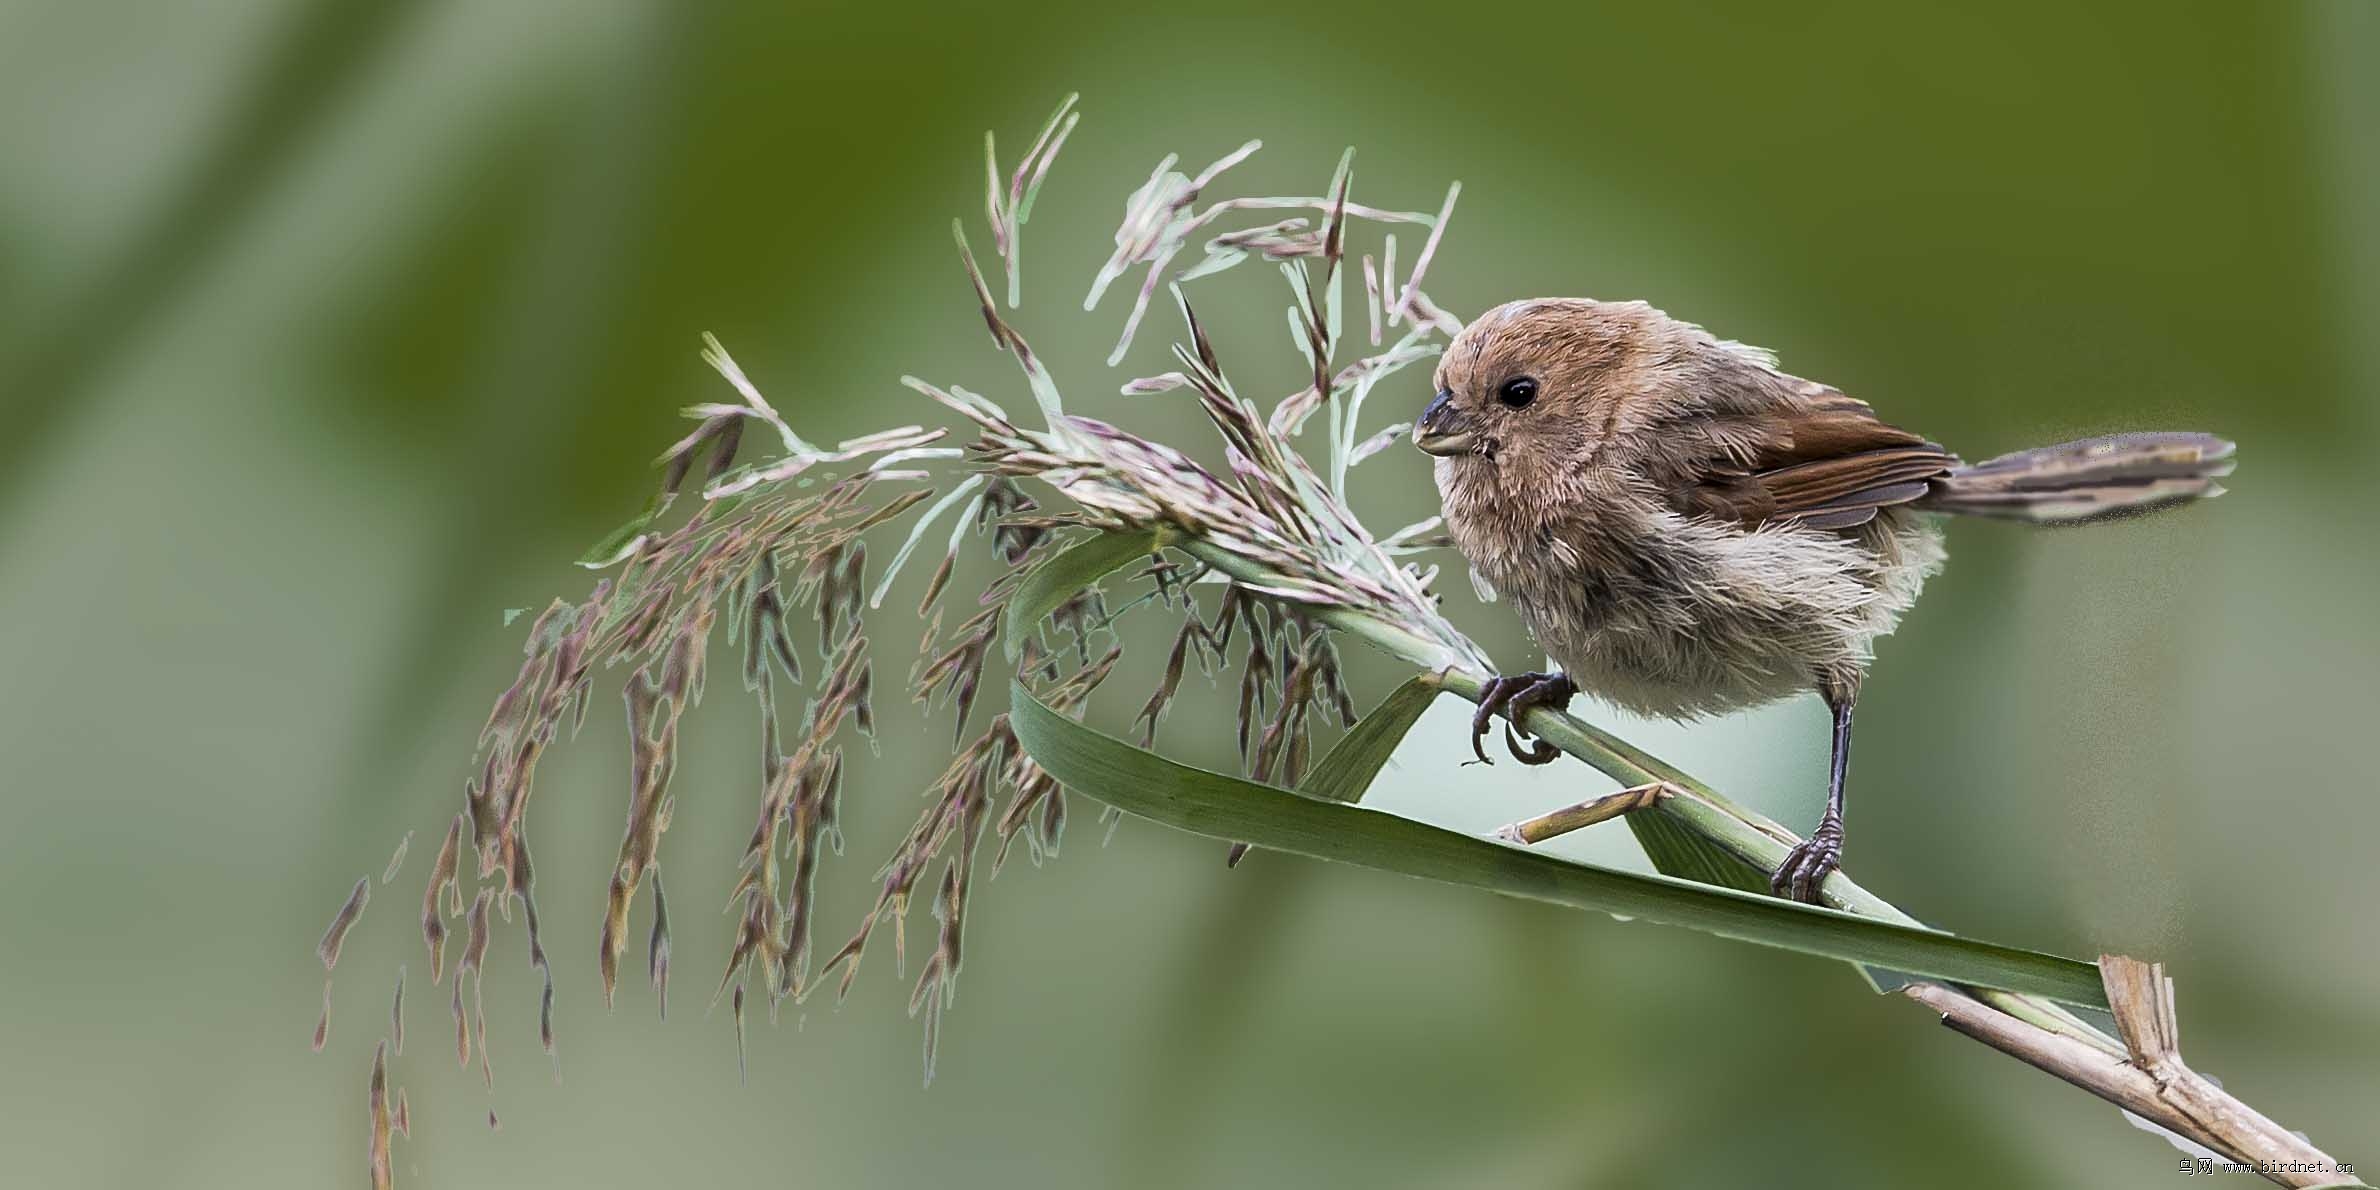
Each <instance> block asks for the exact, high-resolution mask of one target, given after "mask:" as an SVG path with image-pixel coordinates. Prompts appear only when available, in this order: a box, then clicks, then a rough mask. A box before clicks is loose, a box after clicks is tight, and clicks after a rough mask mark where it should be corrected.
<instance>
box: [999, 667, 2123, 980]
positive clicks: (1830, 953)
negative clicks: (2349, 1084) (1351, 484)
mask: <svg viewBox="0 0 2380 1190" xmlns="http://www.w3.org/2000/svg"><path fill="white" fill-rule="evenodd" d="M1009 722H1010V723H1011V725H1012V726H1013V727H1014V728H1015V731H1016V735H1017V740H1018V742H1019V743H1021V744H1022V745H1023V746H1024V749H1025V752H1026V754H1027V755H1029V756H1031V757H1032V758H1033V760H1034V762H1035V763H1037V764H1039V765H1040V766H1041V767H1042V768H1044V769H1046V770H1048V772H1049V773H1050V775H1051V776H1053V777H1056V778H1057V779H1058V782H1059V783H1060V784H1062V785H1064V786H1065V787H1067V788H1068V789H1072V790H1074V791H1076V792H1078V793H1082V794H1084V795H1086V796H1088V797H1092V798H1096V799H1098V800H1100V801H1102V802H1106V803H1107V804H1109V805H1112V806H1115V807H1116V808H1118V809H1121V810H1127V811H1130V812H1131V813H1134V814H1138V815H1140V816H1141V817H1144V818H1148V819H1152V820H1154V821H1156V822H1159V823H1162V824H1164V825H1166V826H1171V827H1176V828H1178V829H1181V830H1186V831H1191V832H1194V833H1197V834H1202V835H1210V836H1213V837H1215V838H1221V839H1240V840H1245V841H1247V842H1248V843H1250V844H1252V845H1254V846H1257V847H1262V848H1266V849H1268V850H1274V851H1291V852H1296V853H1297V854H1300V855H1306V856H1312V857H1314V858H1316V859H1328V860H1337V861H1340V862H1342V863H1352V864H1360V865H1362V866H1364V867H1369V868H1378V869H1381V870H1383V871H1389V872H1399V873H1402V874H1404V875H1408V876H1418V877H1421V878H1423V879H1426V880H1438V881H1443V882H1445V883H1448V884H1459V885H1464V886H1466V887H1470V888H1480V889H1486V890H1488V891H1490V892H1495V893H1501V894H1503V895H1505V896H1512V897H1525V898H1528V899H1531V900H1539V901H1549V902H1552V903H1554V904H1558V905H1568V906H1570V907H1572V908H1576V909H1594V910H1600V911H1602V912H1605V913H1612V914H1618V915H1621V916H1625V917H1632V918H1642V919H1644V920H1646V921H1652V922H1659V923H1662V924H1664V925H1677V926H1685V927H1687V928H1689V929H1696V930H1702V931H1704V932H1706V933H1711V934H1717V935H1719V936H1721V937H1726V938H1735V939H1739V940H1742V941H1746V942H1757V943H1760V944H1762V945H1765V946H1775V947H1780V948H1783V949H1786V950H1797V951H1801V952H1803V953H1805V954H1815V955H1822V956H1825V957H1828V958H1835V959H1843V960H1846V961H1849V962H1855V963H1868V964H1876V965H1881V966H1886V967H1890V968H1893V969H1895V970H1898V971H1907V972H1911V973H1914V974H1917V975H1921V976H1925V977H1928V978H1933V979H1943V980H1949V981H1952V982H1956V983H1962V984H1968V985H1972V986H1976V987H1983V988H2001V989H2005V990H2008V991H2011V992H2020V993H2026V994H2031V995H2039V996H2046V997H2049V998H2051V999H2055V1000H2062V1001H2065V1002H2067V1003H2070V1004H2080V1005H2085V1006H2089V1007H2094V1008H2104V1007H2106V1004H2107V993H2106V991H2105V989H2104V988H2103V987H2102V985H2101V982H2100V978H2099V971H2098V969H2097V968H2096V967H2093V966H2092V965H2091V964H2089V963H2084V962H2078V961H2076V960H2074V959H2068V958H2060V957H2058V956H2056V955H2049V954H2042V953H2039V952H2037V951H2030V950H2022V949H2019V948H2016V947H2011V946H2001V945H1999V944H1997V943H1991V942H1978V941H1974V940H1971V939H1966V938H1959V937H1956V936H1953V935H1950V934H1944V933H1939V932H1936V931H1933V930H1927V929H1922V928H1919V927H1914V926H1904V925H1899V924H1896V923H1892V922H1884V921H1878V920H1875V919H1873V918H1863V917H1855V916H1853V915H1851V914H1848V913H1842V912H1838V911H1836V910H1833V909H1822V908H1819V907H1817V906H1813V905H1802V904H1796V903H1794V902H1790V901H1783V900H1778V899H1776V898H1773V897H1764V896H1755V895H1752V894H1749V893H1744V892H1738V891H1735V890H1733V889H1726V888H1717V887H1713V886H1710V885H1704V884H1696V883H1693V882H1690V881H1685V880H1676V879H1672V878H1670V877H1667V876H1646V875H1638V874H1635V873H1630V872H1617V871H1613V870H1611V869H1608V868H1600V867H1596V866H1594V865H1592V864H1583V863H1578V862H1575V861H1572V860H1566V859H1561V858H1558V857H1555V856H1552V855H1549V854H1546V853H1544V852H1538V851H1529V850H1526V849H1524V848H1520V847H1515V846H1510V845H1507V844H1503V843H1499V842H1495V841H1493V840H1489V839H1482V838H1476V837H1473V836H1470V835H1465V834H1459V833H1457V832H1454V831H1450V830H1444V829H1441V828H1439V827H1435V826H1431V825H1429V824H1427V823H1422V822H1416V821H1413V820H1412V819H1408V818H1399V817H1397V816H1395V815H1392V814H1383V813H1379V812H1376V811H1370V810H1364V809H1362V808H1360V807H1355V806H1346V805H1340V804H1337V803H1333V802H1328V801H1324V800H1321V799H1319V798H1314V797H1310V796H1306V795H1302V794H1299V793H1296V792H1293V791H1290V790H1286V789H1279V788H1276V787H1273V786H1269V785H1258V784H1256V783H1254V782H1250V781H1242V780H1239V779H1238V778H1235V777H1227V776H1224V775H1223V774H1221V773H1212V772H1208V771H1206V770H1204V769H1198V768H1192V767H1190V766H1188V765H1183V764H1177V763H1175V762H1173V761H1170V760H1167V759H1165V758H1164V757H1162V756H1158V755H1157V754H1155V753H1153V752H1149V751H1146V750H1144V749H1140V748H1136V747H1133V746H1132V745H1130V744H1127V743H1125V742H1123V741H1122V740H1118V739H1115V738H1113V737H1111V736H1107V735H1104V734H1102V733H1100V732H1097V731H1094V730H1092V729H1091V728H1088V727H1085V726H1083V725H1082V724H1080V723H1076V722H1075V721H1073V720H1071V719H1068V718H1066V717H1065V716H1063V715H1060V714H1058V713H1057V712H1055V711H1052V710H1051V709H1049V707H1047V706H1045V705H1043V704H1042V703H1041V702H1040V701H1039V700H1037V699H1035V698H1034V697H1033V695H1032V693H1031V692H1030V691H1028V690H1026V689H1025V688H1024V686H1023V685H1022V684H1021V683H1011V685H1010V706H1009Z"/></svg>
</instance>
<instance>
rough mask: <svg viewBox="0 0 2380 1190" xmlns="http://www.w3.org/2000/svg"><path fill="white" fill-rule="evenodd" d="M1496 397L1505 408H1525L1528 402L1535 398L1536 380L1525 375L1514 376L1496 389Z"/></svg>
mask: <svg viewBox="0 0 2380 1190" xmlns="http://www.w3.org/2000/svg"><path fill="white" fill-rule="evenodd" d="M1496 399H1497V400H1499V401H1502V402H1504V404H1505V406H1506V407H1507V408H1511V409H1526V408H1528V407H1529V402H1531V401H1534V400H1536V399H1537V382H1536V381H1535V380H1533V379H1530V378H1529V377H1527V376H1515V377H1513V378H1512V379H1510V380H1507V381H1505V382H1504V386H1503V387H1502V388H1499V389H1497V390H1496Z"/></svg>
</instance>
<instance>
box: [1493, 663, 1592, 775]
mask: <svg viewBox="0 0 2380 1190" xmlns="http://www.w3.org/2000/svg"><path fill="white" fill-rule="evenodd" d="M1577 693H1578V687H1577V686H1576V685H1574V684H1572V682H1571V681H1570V678H1569V676H1568V675H1566V674H1548V673H1536V672H1530V673H1519V674H1506V675H1505V676H1503V677H1500V678H1490V679H1488V683H1487V688H1486V689H1484V690H1482V691H1480V694H1479V710H1478V711H1477V712H1476V713H1474V714H1473V715H1472V716H1471V754H1472V755H1474V756H1477V757H1478V758H1479V762H1480V763H1481V764H1494V763H1495V762H1494V761H1492V760H1489V759H1488V758H1487V751H1486V749H1484V748H1481V747H1480V746H1479V741H1481V740H1483V739H1486V738H1487V733H1488V728H1489V727H1490V726H1492V725H1493V724H1494V723H1495V721H1496V716H1497V715H1498V714H1499V713H1501V714H1502V715H1503V716H1504V718H1505V720H1506V722H1507V723H1508V724H1510V723H1518V722H1520V721H1521V716H1523V715H1526V714H1528V713H1529V712H1530V711H1532V710H1535V709H1536V708H1538V707H1552V708H1553V709H1555V710H1557V711H1559V710H1562V709H1563V708H1565V707H1568V706H1569V705H1570V699H1571V697H1572V696H1574V695H1576V694H1577ZM1504 747H1505V748H1506V749H1508V750H1510V751H1511V753H1512V758H1513V759H1514V760H1517V761H1520V762H1521V763H1522V764H1548V763H1551V762H1552V761H1553V759H1554V757H1556V756H1560V755H1561V754H1562V752H1561V749H1559V748H1556V747H1554V746H1553V745H1552V744H1549V743H1546V742H1545V741H1544V740H1532V741H1530V743H1529V747H1528V748H1527V749H1526V750H1523V749H1522V748H1521V743H1520V740H1519V739H1518V738H1517V737H1515V736H1514V735H1513V734H1512V728H1511V727H1510V726H1507V727H1505V729H1504Z"/></svg>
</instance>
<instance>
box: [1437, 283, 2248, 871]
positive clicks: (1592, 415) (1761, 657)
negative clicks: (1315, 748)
mask: <svg viewBox="0 0 2380 1190" xmlns="http://www.w3.org/2000/svg"><path fill="white" fill-rule="evenodd" d="M1437 387H1438V393H1437V396H1436V398H1435V399H1434V400H1432V401H1431V402H1430V403H1429V407H1428V409H1427V410H1425V411H1424V412H1423V413H1422V416H1421V419H1420V420H1419V421H1418V422H1416V423H1415V426H1414V435H1413V440H1414V444H1415V445H1417V446H1419V447H1420V448H1421V449H1422V450H1424V451H1427V452H1429V453H1430V454H1432V455H1436V456H1437V459H1438V461H1437V467H1436V470H1437V478H1438V493H1439V495H1440V496H1441V497H1442V498H1443V499H1444V501H1445V506H1446V524H1447V527H1448V529H1449V531H1450V532H1451V533H1452V535H1453V537H1454V542H1455V545H1456V546H1457V547H1459V548H1460V549H1461V550H1462V552H1463V555H1464V556H1465V557H1466V558H1468V559H1470V562H1471V567H1472V569H1473V571H1474V572H1475V573H1476V574H1477V575H1478V576H1479V577H1481V578H1484V579H1485V580H1486V581H1487V582H1489V583H1490V584H1493V585H1494V587H1495V588H1496V590H1498V591H1499V592H1501V593H1502V594H1503V595H1505V596H1506V597H1508V598H1510V599H1511V601H1512V604H1513V606H1514V607H1515V608H1517V609H1518V610H1519V611H1520V614H1521V618H1522V620H1523V621H1524V622H1525V623H1526V624H1527V625H1528V628H1529V630H1530V632H1531V633H1532V634H1534V635H1535V637H1536V639H1537V642H1538V644H1539V646H1540V647H1542V648H1543V649H1544V650H1545V652H1546V653H1548V654H1549V655H1551V656H1552V657H1553V659H1554V660H1555V661H1556V662H1557V663H1558V664H1559V665H1560V666H1561V672H1560V673H1555V674H1543V673H1525V674H1517V675H1512V676H1507V677H1501V678H1498V679H1496V680H1495V681H1494V682H1493V683H1491V684H1490V686H1489V688H1488V693H1487V697H1485V698H1483V699H1482V700H1481V701H1480V704H1479V710H1478V714H1477V715H1476V716H1475V717H1474V718H1473V720H1472V741H1471V746H1472V749H1473V751H1474V752H1475V753H1477V754H1478V756H1479V758H1480V759H1481V760H1486V759H1487V754H1486V753H1485V752H1484V751H1481V750H1480V740H1481V738H1482V737H1484V736H1485V735H1486V733H1487V731H1488V728H1489V727H1490V725H1491V724H1492V721H1493V716H1495V715H1497V714H1499V713H1501V714H1503V715H1505V716H1506V717H1507V718H1508V719H1509V720H1511V721H1513V722H1515V723H1517V722H1518V721H1519V719H1520V717H1521V714H1522V713H1523V712H1524V711H1526V710H1528V709H1529V708H1532V707H1537V706H1553V707H1562V706H1566V705H1568V703H1569V701H1570V698H1571V696H1572V695H1573V694H1575V693H1576V692H1577V691H1579V690H1581V689H1584V690H1587V691H1590V692H1592V693H1594V694H1597V695H1599V696H1601V697H1603V698H1605V699H1608V700H1609V701H1611V702H1613V703H1616V704H1618V705H1620V706H1623V707H1626V708H1629V709H1631V710H1634V711H1639V712H1642V713H1645V714H1651V715H1661V716H1667V717H1670V718H1676V719H1690V718H1696V717H1700V716H1704V715H1711V714H1717V713H1719V712H1723V711H1730V710H1736V709H1739V708H1743V707H1750V706H1756V705H1759V704H1761V703H1766V702H1772V701H1775V700H1777V699H1780V698H1784V697H1786V696H1788V695H1792V694H1796V693H1799V692H1801V691H1804V690H1815V691H1817V692H1818V694H1819V696H1820V697H1821V698H1823V699H1825V701H1826V705H1827V707H1828V709H1829V710H1830V711H1832V712H1833V715H1834V747H1833V760H1832V764H1831V765H1830V766H1829V771H1828V777H1827V791H1826V792H1827V797H1826V812H1825V814H1824V815H1823V816H1822V817H1821V818H1820V819H1819V821H1818V826H1817V828H1816V829H1815V830H1813V831H1811V832H1810V836H1809V838H1808V840H1807V841H1805V842H1803V843H1802V844H1801V845H1800V846H1799V847H1797V848H1795V849H1794V851H1793V853H1792V854H1791V855H1790V856H1788V857H1787V858H1786V860H1785V862H1784V864H1783V865H1782V866H1781V867H1779V869H1778V870H1777V872H1776V873H1775V875H1774V876H1773V877H1772V878H1771V881H1770V885H1771V888H1772V889H1773V890H1774V891H1775V892H1777V893H1778V894H1779V895H1791V896H1792V897H1794V898H1795V899H1796V900H1802V901H1810V902H1813V903H1814V902H1816V900H1817V897H1818V888H1819V886H1820V884H1822V883H1823V882H1824V881H1825V879H1826V877H1827V874H1828V873H1830V872H1832V871H1834V870H1835V867H1836V866H1837V865H1838V864H1839V863H1840V862H1841V859H1842V853H1843V774H1844V770H1845V767H1846V766H1847V765H1848V763H1849V761H1850V753H1851V709H1852V705H1853V703H1855V702H1856V701H1857V700H1858V697H1859V686H1860V679H1861V677H1862V676H1864V675H1865V674H1866V672H1867V668H1868V663H1869V660H1870V646H1871V645H1872V643H1873V642H1874V641H1875V639H1876V638H1877V637H1879V636H1883V635H1885V634H1886V633H1889V632H1891V631H1892V630H1893V626H1894V625H1895V624H1896V623H1897V622H1898V621H1899V620H1900V617H1901V614H1902V613H1903V612H1905V611H1907V610H1908V609H1909V606H1910V605H1911V604H1912V603H1913V602H1915V601H1916V599H1917V593H1918V589H1919V588H1920V587H1921V586H1923V585H1924V583H1925V580H1926V578H1927V576H1928V575H1931V574H1932V573H1933V572H1934V571H1935V570H1937V569H1939V568H1940V567H1941V565H1942V557H1943V554H1942V531H1941V528H1940V526H1939V525H1938V524H1937V523H1936V521H1935V519H1934V518H1933V517H1931V516H1928V515H1926V514H1929V513H1955V514H1966V515H1973V516H1996V517H2012V518H2017V519H2021V520H2030V521H2036V522H2042V523H2049V524H2073V523H2078V522H2083V521H2091V520H2097V519H2100V518H2103V517H2110V516H2118V515H2124V514H2129V513H2140V512H2146V511H2149V510H2151V509H2156V508H2163V507H2166V506H2168V505H2172V504H2178V503H2182V502H2185V501H2189V500H2192V499H2196V498H2198V497H2201V496H2211V495H2215V494H2218V493H2219V492H2220V491H2221V490H2222V489H2220V488H2219V487H2217V486H2216V484H2215V480H2216V479H2217V478H2219V477H2221V476H2223V475H2225V474H2227V473H2228V472H2229V471H2230V469H2231V464H2230V461H2229V460H2230V457H2231V453H2232V444H2231V443H2229V442H2226V441H2224V440H2222V439H2220V438H2216V437H2213V436H2211V435H2207V434H2194V433H2150V434H2119V435H2114V436H2111V437H2106V438H2091V439H2086V440H2083V441H2080V442H2069V443H2065V444H2063V445H2059V446H2049V447H2043V448H2041V449H2039V450H2029V451H2022V452H2019V453H2017V454H2012V455H2005V456H2002V457H2000V458H1996V459H1992V460H1990V461H1988V462H1983V463H1977V464H1973V465H1967V464H1964V463H1961V462H1960V461H1959V459H1958V457H1957V456H1956V455H1953V454H1951V453H1950V452H1949V451H1946V450H1944V449H1942V448H1941V447H1939V446H1936V445H1934V444H1933V443H1931V442H1928V441H1926V440H1925V439H1923V438H1921V437H1919V436H1917V435H1916V434H1912V433H1910V432H1908V431H1907V430H1903V429H1900V428H1898V427H1895V426H1892V425H1888V424H1886V423H1885V422H1883V421H1881V420H1879V419H1878V418H1877V417H1876V414H1875V411H1874V410H1872V409H1870V408H1869V407H1868V406H1867V405H1866V404H1865V403H1864V402H1861V401H1857V400H1853V399H1852V398H1850V397H1847V396H1844V395H1843V394H1842V393H1840V392H1837V391H1836V390H1834V389H1832V388H1829V387H1828V386H1826V385H1823V384H1818V383H1815V382H1813V381H1808V380H1802V379H1800V378H1798V377H1794V376H1790V375H1787V374H1786V373H1784V372H1781V371H1779V370H1778V369H1777V365H1776V361H1775V359H1774V358H1773V357H1772V356H1770V355H1769V354H1768V353H1767V352H1764V351H1761V350H1759V349H1758V348H1753V347H1747V346H1745V345H1743V344H1741V343H1733V342H1729V341H1727V340H1723V339H1717V338H1713V337H1712V336H1711V335H1710V334H1709V333H1708V332H1706V331H1704V330H1703V329H1702V328H1701V327H1698V326H1695V325H1693V324H1691V323H1685V322H1680V321H1678V320H1676V319H1673V318H1671V317H1669V316H1668V315H1666V314H1663V313H1662V312H1661V311H1659V310H1656V309H1653V308H1652V307H1651V306H1648V305H1646V304H1644V303H1643V302H1597V301H1588V300H1584V299H1561V298H1548V299H1539V300H1533V301H1520V302H1511V303H1508V304H1506V305H1502V306H1498V307H1496V308H1495V309H1493V310H1490V311H1488V312H1487V313H1486V314H1483V315H1481V316H1480V317H1479V319H1478V321H1476V322H1473V323H1472V324H1471V325H1470V326H1468V327H1466V328H1464V330H1463V332H1462V334H1460V335H1458V336H1456V338H1455V340H1454V342H1453V343H1451V344H1449V345H1448V347H1447V350H1446V354H1445V356H1444V358H1443V359H1442V360H1441V361H1440V364H1439V367H1438V374H1437ZM1505 744H1506V747H1507V748H1509V749H1510V750H1511V751H1512V754H1513V755H1514V756H1515V757H1516V758H1518V759H1520V760H1522V761H1523V762H1525V763H1530V764H1543V763H1546V762H1547V761H1550V760H1552V759H1553V758H1554V756H1555V755H1556V753H1555V751H1554V749H1553V748H1552V747H1551V746H1549V745H1547V744H1545V743H1544V742H1543V741H1534V742H1532V744H1531V745H1530V747H1529V749H1528V750H1526V751H1524V750H1523V749H1522V748H1521V746H1520V745H1519V743H1518V741H1517V740H1515V739H1514V738H1513V737H1512V735H1511V728H1510V727H1507V728H1506V740H1505Z"/></svg>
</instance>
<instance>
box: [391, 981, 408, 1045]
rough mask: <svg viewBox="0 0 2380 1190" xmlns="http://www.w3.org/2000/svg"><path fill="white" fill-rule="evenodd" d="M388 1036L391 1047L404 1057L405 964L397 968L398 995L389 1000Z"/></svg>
mask: <svg viewBox="0 0 2380 1190" xmlns="http://www.w3.org/2000/svg"><path fill="white" fill-rule="evenodd" d="M388 1036H389V1044H390V1046H391V1047H392V1048H394V1049H395V1050H396V1052H397V1055H398V1056H399V1057H403V1056H404V1054H405V967H404V965H403V964H398V966H397V990H396V994H395V995H393V996H391V997H390V998H389V1004H388Z"/></svg>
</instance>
